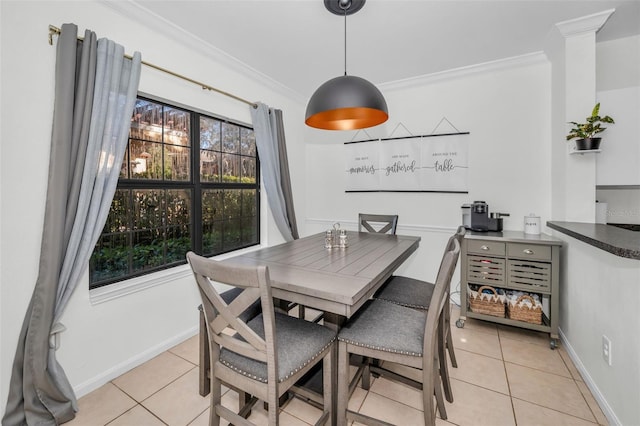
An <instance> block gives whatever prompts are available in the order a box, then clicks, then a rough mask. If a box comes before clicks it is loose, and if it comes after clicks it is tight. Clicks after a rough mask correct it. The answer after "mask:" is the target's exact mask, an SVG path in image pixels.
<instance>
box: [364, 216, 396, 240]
mask: <svg viewBox="0 0 640 426" xmlns="http://www.w3.org/2000/svg"><path fill="white" fill-rule="evenodd" d="M397 226H398V215H397V214H367V213H360V214H358V231H359V232H377V233H379V234H393V235H395V234H396V227H397Z"/></svg>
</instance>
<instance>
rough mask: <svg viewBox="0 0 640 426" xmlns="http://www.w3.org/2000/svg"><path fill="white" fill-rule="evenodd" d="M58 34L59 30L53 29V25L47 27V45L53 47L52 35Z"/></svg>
mask: <svg viewBox="0 0 640 426" xmlns="http://www.w3.org/2000/svg"><path fill="white" fill-rule="evenodd" d="M54 34H56V35H57V34H60V29H59V28H56V27H54V26H53V25H49V45H50V46H53V35H54Z"/></svg>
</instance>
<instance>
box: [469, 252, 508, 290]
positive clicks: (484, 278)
mask: <svg viewBox="0 0 640 426" xmlns="http://www.w3.org/2000/svg"><path fill="white" fill-rule="evenodd" d="M504 276H505V264H504V259H496V258H493V257H482V256H467V280H468V281H472V282H475V283H478V284H483V285H485V284H486V285H491V286H493V285H503V284H504Z"/></svg>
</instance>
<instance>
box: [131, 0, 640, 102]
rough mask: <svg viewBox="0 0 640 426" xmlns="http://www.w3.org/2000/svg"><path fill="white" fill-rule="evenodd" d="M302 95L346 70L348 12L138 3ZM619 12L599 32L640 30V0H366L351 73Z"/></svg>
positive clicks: (504, 50)
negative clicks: (345, 28) (339, 13)
mask: <svg viewBox="0 0 640 426" xmlns="http://www.w3.org/2000/svg"><path fill="white" fill-rule="evenodd" d="M133 3H135V4H136V5H137V6H139V7H142V8H145V9H147V10H148V13H149V14H150V15H152V16H153V15H155V17H156V18H158V19H161V20H166V21H167V22H169V23H171V24H173V25H175V26H178V27H180V28H182V29H184V30H185V31H187V32H190V33H192V34H193V35H194V36H196V37H198V38H200V39H202V40H204V41H206V42H207V43H210V44H211V45H213V46H215V47H216V48H218V49H220V50H223V51H224V52H226V53H228V54H229V55H231V56H232V57H234V58H236V59H238V60H239V61H241V62H243V63H245V64H246V65H248V66H249V67H251V68H253V69H255V70H257V71H259V72H261V73H263V74H265V75H267V76H268V77H270V78H271V79H273V80H276V81H278V82H279V83H281V84H283V85H284V86H287V87H289V88H290V89H292V90H293V91H295V92H297V93H298V94H300V95H301V96H302V97H303V98H308V97H310V96H311V94H312V93H313V91H314V90H315V89H316V88H317V87H318V86H319V85H320V84H322V83H323V82H324V81H326V80H328V79H330V78H333V77H337V76H339V75H342V74H343V73H344V18H343V17H340V16H337V15H334V14H332V13H329V12H328V11H327V10H326V9H325V7H324V2H323V0H208V1H204V0H195V1H192V0H133ZM608 9H615V10H616V11H615V13H614V14H613V15H612V16H611V18H610V19H609V21H608V22H607V23H606V24H605V26H604V28H603V29H602V30H600V32H599V33H598V35H597V40H598V41H606V40H612V39H617V38H620V37H627V36H631V35H636V34H640V0H631V1H629V0H627V1H621V0H587V1H582V0H566V1H564V0H563V1H561V0H542V1H540V0H539V1H525V0H509V1H481V0H471V1H460V0H437V1H436V0H369V1H367V2H366V4H365V5H364V7H363V8H362V10H360V11H359V12H358V13H356V14H354V15H351V16H349V17H348V18H347V41H348V44H347V73H348V74H350V75H357V76H360V77H363V78H366V79H368V80H370V81H371V82H373V83H375V84H380V83H387V82H391V81H397V80H403V79H406V78H409V77H416V76H420V75H427V74H432V73H436V72H439V71H444V70H450V69H455V68H459V67H464V66H468V65H474V64H479V63H484V62H490V61H495V60H499V59H504V58H510V57H515V56H520V55H524V54H529V53H533V52H539V51H542V50H543V48H544V40H545V37H546V36H547V35H548V34H549V32H550V31H551V30H552V29H553V26H554V25H555V24H556V23H558V22H562V21H566V20H570V19H574V18H580V17H583V16H587V15H590V14H593V13H597V12H602V11H605V10H608Z"/></svg>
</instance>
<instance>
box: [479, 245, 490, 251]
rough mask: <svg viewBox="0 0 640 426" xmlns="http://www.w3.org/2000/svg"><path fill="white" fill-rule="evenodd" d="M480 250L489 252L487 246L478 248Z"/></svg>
mask: <svg viewBox="0 0 640 426" xmlns="http://www.w3.org/2000/svg"><path fill="white" fill-rule="evenodd" d="M480 249H481V250H484V251H488V250H489V247H487V246H480Z"/></svg>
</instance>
